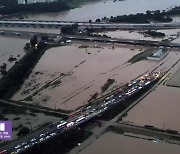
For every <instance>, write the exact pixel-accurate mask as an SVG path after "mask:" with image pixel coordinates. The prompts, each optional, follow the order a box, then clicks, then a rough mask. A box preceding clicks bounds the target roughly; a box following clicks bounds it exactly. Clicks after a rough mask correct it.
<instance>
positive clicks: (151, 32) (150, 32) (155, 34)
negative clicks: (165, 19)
mask: <svg viewBox="0 0 180 154" xmlns="http://www.w3.org/2000/svg"><path fill="white" fill-rule="evenodd" d="M145 34H148V35H150V36H151V37H165V36H166V35H165V33H161V32H157V31H153V30H148V31H147V32H145Z"/></svg>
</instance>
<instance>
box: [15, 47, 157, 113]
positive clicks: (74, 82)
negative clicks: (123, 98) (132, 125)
mask: <svg viewBox="0 0 180 154" xmlns="http://www.w3.org/2000/svg"><path fill="white" fill-rule="evenodd" d="M79 46H80V45H79V44H72V45H71V46H64V47H58V48H52V49H50V50H48V51H47V52H46V53H45V54H44V55H43V57H42V58H41V60H40V61H39V63H38V64H37V65H36V67H35V69H34V70H33V72H32V74H31V76H30V77H29V79H27V80H26V81H25V83H24V85H23V86H22V89H21V90H20V91H19V92H17V94H15V95H14V97H13V98H12V99H14V100H24V99H25V102H27V100H30V101H31V100H32V102H33V103H34V104H38V105H43V106H46V107H50V108H60V109H64V110H74V109H76V108H78V107H79V106H81V105H83V104H85V103H87V101H88V100H89V99H90V98H91V97H92V95H93V94H95V93H99V96H100V95H102V91H101V87H102V86H103V85H104V84H105V83H106V81H107V80H108V79H109V78H111V79H115V83H114V84H113V85H112V86H111V87H110V88H109V89H111V88H113V87H114V86H117V85H122V84H125V83H127V82H130V81H131V80H132V79H134V78H136V77H137V76H139V75H140V74H143V73H144V72H146V71H149V70H151V69H153V68H154V67H156V65H157V64H158V62H153V61H141V62H138V63H135V64H133V65H131V64H129V63H127V61H128V60H129V59H130V58H131V57H133V56H134V55H136V54H137V53H140V52H142V51H143V50H144V49H142V48H138V47H133V46H131V47H130V48H131V49H130V48H129V46H127V47H125V46H123V47H115V48H114V49H112V45H109V46H100V47H97V46H96V47H94V46H91V47H87V48H79ZM134 70H136V71H134ZM35 92H36V93H35ZM28 96H30V97H28ZM32 102H30V103H32Z"/></svg>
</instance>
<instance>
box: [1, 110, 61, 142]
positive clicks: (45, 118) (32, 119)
mask: <svg viewBox="0 0 180 154" xmlns="http://www.w3.org/2000/svg"><path fill="white" fill-rule="evenodd" d="M21 112H23V111H21ZM4 118H6V119H8V120H11V121H12V123H13V135H12V139H13V140H14V139H16V138H18V135H17V134H18V132H19V130H20V129H21V128H22V127H27V128H29V130H30V131H34V130H36V129H38V128H40V127H42V126H43V125H45V124H48V123H52V122H54V121H57V120H59V117H58V118H57V117H54V116H50V115H46V114H44V113H34V112H31V111H29V110H27V111H25V112H24V113H19V114H15V115H14V114H13V113H12V114H6V115H5V116H4ZM3 142H4V141H0V144H1V143H3Z"/></svg>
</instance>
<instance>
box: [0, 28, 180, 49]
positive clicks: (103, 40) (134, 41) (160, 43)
mask: <svg viewBox="0 0 180 154" xmlns="http://www.w3.org/2000/svg"><path fill="white" fill-rule="evenodd" d="M0 34H1V35H4V36H16V37H23V38H24V37H25V38H32V36H33V35H37V36H39V37H42V36H48V37H49V38H56V37H62V38H63V39H66V40H77V41H91V42H101V43H111V44H115V43H117V44H128V45H146V46H155V47H159V46H163V47H170V48H180V43H172V42H163V41H151V40H139V39H123V38H107V37H94V36H80V35H62V34H55V33H43V32H33V33H32V32H28V31H13V30H1V31H0Z"/></svg>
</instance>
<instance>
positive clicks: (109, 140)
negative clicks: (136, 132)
mask: <svg viewBox="0 0 180 154" xmlns="http://www.w3.org/2000/svg"><path fill="white" fill-rule="evenodd" d="M179 152H180V146H179V145H175V144H168V143H164V142H162V143H154V142H153V141H148V140H145V139H138V138H134V137H128V136H123V135H119V134H116V133H114V132H107V133H105V134H103V135H102V136H101V137H100V138H98V139H97V140H96V141H95V142H94V143H92V144H91V145H89V146H88V147H87V148H85V149H84V150H82V151H81V152H80V153H79V154H92V153H93V154H110V153H112V154H120V153H122V154H170V153H172V154H179Z"/></svg>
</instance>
